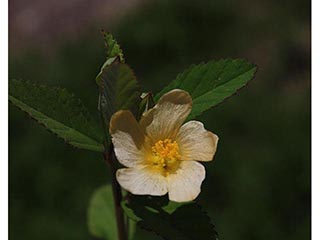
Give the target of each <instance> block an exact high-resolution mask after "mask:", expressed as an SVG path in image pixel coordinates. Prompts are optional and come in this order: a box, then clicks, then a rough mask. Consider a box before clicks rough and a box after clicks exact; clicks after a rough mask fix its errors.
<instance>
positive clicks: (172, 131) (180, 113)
mask: <svg viewBox="0 0 320 240" xmlns="http://www.w3.org/2000/svg"><path fill="white" fill-rule="evenodd" d="M191 107H192V98H191V96H190V95H189V93H187V92H186V91H183V90H180V89H174V90H172V91H170V92H168V93H166V94H164V95H163V96H162V97H161V98H160V99H159V101H158V103H157V104H156V105H155V106H154V107H153V108H152V109H150V110H149V111H147V112H146V113H145V114H144V115H143V116H142V118H141V120H140V125H141V127H142V129H145V132H146V134H147V135H148V136H149V137H150V138H152V139H153V140H154V141H158V140H161V139H166V138H172V137H174V136H175V135H176V134H177V132H178V129H179V128H180V126H181V125H182V124H183V122H184V121H185V119H186V118H187V116H188V115H189V113H190V111H191Z"/></svg>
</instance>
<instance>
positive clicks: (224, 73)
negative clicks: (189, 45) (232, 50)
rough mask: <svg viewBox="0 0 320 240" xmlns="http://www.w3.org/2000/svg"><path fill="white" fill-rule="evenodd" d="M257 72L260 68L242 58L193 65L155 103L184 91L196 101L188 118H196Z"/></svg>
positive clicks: (158, 95)
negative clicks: (180, 90) (168, 95)
mask: <svg viewBox="0 0 320 240" xmlns="http://www.w3.org/2000/svg"><path fill="white" fill-rule="evenodd" d="M255 72H256V66H255V65H254V64H251V63H249V62H247V61H245V60H242V59H236V60H232V59H224V60H219V61H210V62H208V63H201V64H199V65H193V66H191V67H189V68H188V69H187V70H185V71H184V72H183V73H181V74H179V75H178V76H177V78H176V79H175V80H174V81H172V82H171V83H170V84H169V85H168V86H167V87H165V88H164V89H163V90H162V91H161V92H160V93H158V94H157V95H156V97H155V100H158V99H159V98H160V97H161V96H162V95H163V94H164V93H166V92H168V91H170V90H172V89H176V88H179V89H183V90H185V91H187V92H189V93H190V95H191V96H192V98H193V107H192V112H191V114H190V115H189V118H188V119H194V118H195V117H197V116H199V115H200V114H201V113H202V112H204V111H206V110H208V109H209V108H212V107H214V106H216V105H218V104H219V103H221V102H222V101H224V100H225V99H226V98H228V97H230V96H232V95H233V94H235V93H236V92H237V91H238V90H239V89H240V88H242V87H244V86H245V85H246V84H247V83H248V81H250V80H251V79H252V78H253V77H254V74H255Z"/></svg>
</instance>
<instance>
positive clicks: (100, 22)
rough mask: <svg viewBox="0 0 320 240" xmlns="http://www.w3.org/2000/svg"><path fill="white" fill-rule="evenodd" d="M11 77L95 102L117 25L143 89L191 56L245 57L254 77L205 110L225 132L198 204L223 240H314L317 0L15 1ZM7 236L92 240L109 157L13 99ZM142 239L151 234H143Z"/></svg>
mask: <svg viewBox="0 0 320 240" xmlns="http://www.w3.org/2000/svg"><path fill="white" fill-rule="evenodd" d="M9 4H10V9H9V12H10V33H9V34H10V59H9V62H10V67H9V75H10V78H23V79H27V80H31V81H35V82H41V83H46V84H49V85H54V86H55V85H59V86H62V87H65V88H67V89H69V90H70V91H71V92H74V93H75V94H76V95H77V96H79V97H80V98H81V99H82V100H83V101H84V102H85V105H86V106H87V107H88V108H90V110H91V111H92V114H94V115H96V114H97V110H96V108H97V107H96V106H97V87H96V85H95V82H94V78H95V76H96V74H97V73H98V71H99V68H100V66H101V64H102V63H103V62H104V58H105V49H104V45H103V41H102V39H101V36H100V33H99V29H100V28H101V27H104V28H105V29H107V30H108V31H111V32H112V33H113V34H114V35H115V37H116V38H117V40H118V42H119V43H120V44H121V46H122V48H123V50H124V53H125V58H126V61H127V63H128V64H129V65H130V66H131V67H132V68H133V69H134V70H135V73H136V75H137V77H138V80H139V82H140V84H141V86H142V89H143V90H144V91H148V90H152V91H154V92H155V93H156V92H158V91H159V90H160V89H162V87H164V86H166V85H167V84H168V83H169V82H170V81H171V80H172V79H174V78H175V76H176V75H177V74H178V73H179V72H181V71H183V70H184V69H185V68H186V67H188V66H189V65H190V64H192V63H199V62H201V61H208V60H210V59H219V58H226V57H230V58H247V59H249V60H250V61H252V62H254V63H256V64H257V65H258V66H259V69H258V73H257V75H256V77H255V79H254V80H253V81H252V82H251V83H250V84H249V86H247V87H246V88H245V89H243V90H241V91H240V93H239V94H238V95H236V96H234V97H232V98H230V99H229V100H227V101H226V102H225V103H224V104H221V105H219V106H218V107H216V108H214V109H212V110H210V111H208V112H206V113H205V114H203V116H202V117H201V118H200V120H201V121H203V122H204V123H205V126H206V128H208V129H209V130H211V131H213V132H215V133H217V134H218V135H219V137H220V142H219V146H218V152H217V155H216V158H215V161H214V162H213V163H208V164H206V169H207V178H206V180H205V182H204V183H203V188H202V193H201V195H200V197H199V198H198V200H199V202H200V203H201V204H202V205H203V206H204V208H205V209H206V210H207V211H208V214H209V215H210V216H211V217H212V219H213V221H214V223H215V225H216V229H217V231H218V233H219V235H220V239H230V240H233V239H246V240H251V239H259V240H260V239H261V240H264V239H265V240H267V239H281V240H295V239H297V240H298V239H299V240H301V239H309V238H310V215H311V213H310V2H309V1H305V0H291V1H279V0H255V1H250V0H245V1H224V0H219V1H186V0H185V1H177V0H176V1H172V0H171V1H140V0H135V1H124V0H122V1H115V0H114V1H111V0H109V1H102V0H91V1H89V0H75V1H54V0H46V1H43V0H42V1H40V0H30V1H22V0H12V1H10V2H9ZM9 112H10V115H9V116H10V129H9V138H10V139H9V141H10V147H9V154H10V159H9V188H10V190H9V201H10V205H9V211H10V214H9V221H10V227H9V234H10V239H19V240H20V239H33V240H37V239H48V240H50V239H54V240H57V239H93V237H91V236H90V234H89V232H88V230H87V226H86V221H87V220H86V212H87V205H88V201H89V198H90V195H91V194H92V192H93V191H94V189H95V188H96V187H99V186H101V185H103V184H104V183H106V182H108V181H109V176H108V170H107V169H106V167H105V165H104V164H103V161H102V159H101V156H100V155H99V154H96V153H91V152H87V151H84V150H77V149H73V148H72V147H69V146H66V145H65V144H64V143H63V141H62V140H60V139H57V138H56V137H55V136H53V135H51V134H50V133H49V132H47V131H46V130H45V129H44V128H43V127H41V126H38V124H37V123H35V122H34V121H33V120H31V119H30V118H29V117H28V116H27V115H26V114H24V113H22V112H20V111H18V110H17V109H16V108H15V107H13V106H10V108H9ZM136 239H155V237H154V236H153V235H151V234H149V233H147V232H144V231H142V230H138V232H137V238H136Z"/></svg>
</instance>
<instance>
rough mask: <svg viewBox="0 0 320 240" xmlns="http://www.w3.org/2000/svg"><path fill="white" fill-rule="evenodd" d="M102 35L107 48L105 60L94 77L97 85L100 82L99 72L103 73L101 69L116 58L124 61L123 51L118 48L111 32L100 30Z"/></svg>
mask: <svg viewBox="0 0 320 240" xmlns="http://www.w3.org/2000/svg"><path fill="white" fill-rule="evenodd" d="M102 35H103V39H104V43H105V46H106V49H107V52H106V61H105V62H104V64H103V65H102V67H101V70H100V72H99V74H98V76H97V77H96V82H97V84H98V85H100V82H101V76H100V75H101V74H102V73H103V69H104V68H106V67H108V66H110V65H111V64H112V63H113V62H114V61H116V60H117V59H118V61H120V62H124V57H123V52H122V49H121V48H120V45H119V44H118V43H117V41H116V40H115V39H114V37H113V36H112V34H110V33H107V32H105V31H104V30H102Z"/></svg>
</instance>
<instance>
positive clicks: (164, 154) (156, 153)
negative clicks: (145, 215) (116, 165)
mask: <svg viewBox="0 0 320 240" xmlns="http://www.w3.org/2000/svg"><path fill="white" fill-rule="evenodd" d="M191 107H192V99H191V96H190V95H189V94H188V93H187V92H186V91H183V90H180V89H175V90H172V91H170V92H168V93H166V94H164V95H163V96H162V97H161V98H160V99H159V101H158V103H157V104H156V105H155V106H154V107H153V108H152V109H149V110H148V111H147V112H145V113H144V114H143V116H142V117H141V120H140V121H139V122H137V120H136V119H135V118H134V116H133V115H132V113H131V112H130V111H128V110H121V111H118V112H116V113H115V114H114V115H113V116H112V118H111V121H110V134H111V136H112V142H113V144H114V150H115V154H116V156H117V158H118V160H119V162H120V163H121V164H122V165H124V166H125V167H127V168H122V169H119V170H118V171H117V174H116V175H117V176H116V177H117V180H118V182H119V183H120V185H121V186H122V187H123V188H124V189H126V190H127V191H129V192H131V193H132V194H137V195H153V196H161V195H165V194H166V193H168V194H169V199H170V200H171V201H176V202H186V201H191V200H193V199H195V198H196V197H197V196H198V195H199V193H200V188H201V183H202V181H203V180H204V178H205V168H204V166H203V165H202V164H200V163H199V162H198V161H204V162H206V161H211V160H213V156H214V154H215V152H216V148H217V143H218V137H217V135H215V134H213V133H212V132H209V131H207V130H206V129H205V128H204V127H203V124H202V123H201V122H199V121H189V122H187V123H185V124H183V123H184V121H185V120H186V118H187V116H188V115H189V113H190V111H191Z"/></svg>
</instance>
